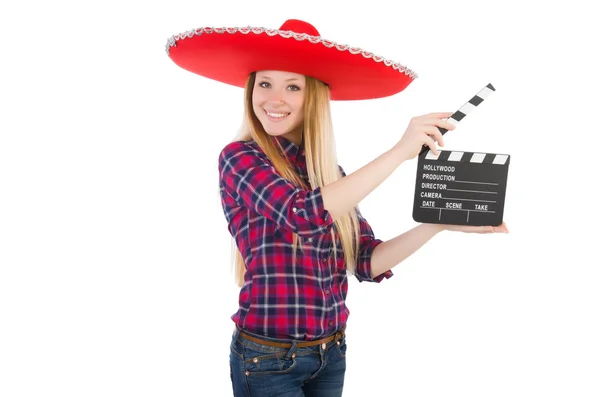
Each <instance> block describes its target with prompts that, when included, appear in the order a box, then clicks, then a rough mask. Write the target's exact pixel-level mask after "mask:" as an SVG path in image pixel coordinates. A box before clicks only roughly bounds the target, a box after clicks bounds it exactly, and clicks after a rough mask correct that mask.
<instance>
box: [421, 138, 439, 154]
mask: <svg viewBox="0 0 600 397" xmlns="http://www.w3.org/2000/svg"><path fill="white" fill-rule="evenodd" d="M424 144H425V145H427V146H429V149H431V151H432V152H433V154H435V155H436V156H439V155H440V152H439V150H438V149H437V147H436V146H435V141H434V140H433V139H432V138H431V137H430V136H429V135H427V136H426V137H425V142H424Z"/></svg>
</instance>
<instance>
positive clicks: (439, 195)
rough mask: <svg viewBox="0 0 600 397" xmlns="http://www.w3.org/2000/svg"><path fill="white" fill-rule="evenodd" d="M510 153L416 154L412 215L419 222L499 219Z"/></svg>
mask: <svg viewBox="0 0 600 397" xmlns="http://www.w3.org/2000/svg"><path fill="white" fill-rule="evenodd" d="M509 163H510V155H506V154H492V153H472V152H459V151H447V150H442V151H440V154H439V156H435V155H434V154H433V152H431V151H427V152H426V153H425V154H423V155H420V156H419V162H418V164H417V181H416V186H415V199H414V208H413V219H414V220H415V221H417V222H421V223H443V224H451V225H473V226H484V225H493V226H497V225H500V224H501V223H502V218H503V214H504V198H505V195H506V182H507V177H508V165H509Z"/></svg>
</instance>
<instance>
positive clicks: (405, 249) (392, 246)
mask: <svg viewBox="0 0 600 397" xmlns="http://www.w3.org/2000/svg"><path fill="white" fill-rule="evenodd" d="M444 229H445V226H444V225H437V224H428V223H423V224H420V225H418V226H415V227H414V228H412V229H410V230H409V231H407V232H405V233H403V234H400V235H398V236H396V237H394V238H393V239H391V240H388V241H385V242H383V243H381V244H379V245H377V247H375V249H374V250H373V254H372V256H371V275H372V277H376V276H378V275H380V274H382V273H385V272H386V271H388V270H390V269H391V268H393V267H394V266H396V265H397V264H399V263H400V262H402V261H403V260H405V259H406V258H408V257H409V256H411V255H412V254H414V253H415V252H416V251H417V250H418V249H419V248H421V247H422V246H423V245H424V244H425V243H426V242H428V241H429V240H431V239H432V238H433V237H434V236H435V235H436V234H438V233H439V232H441V231H442V230H444Z"/></svg>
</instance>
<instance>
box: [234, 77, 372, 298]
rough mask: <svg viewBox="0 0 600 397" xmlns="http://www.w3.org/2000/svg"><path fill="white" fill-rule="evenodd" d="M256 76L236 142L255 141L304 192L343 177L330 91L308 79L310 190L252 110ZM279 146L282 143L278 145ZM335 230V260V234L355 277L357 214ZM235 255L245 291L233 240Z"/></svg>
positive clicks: (306, 113) (248, 86)
mask: <svg viewBox="0 0 600 397" xmlns="http://www.w3.org/2000/svg"><path fill="white" fill-rule="evenodd" d="M255 76H256V73H251V74H250V76H249V77H248V80H247V82H246V87H245V97H244V118H243V124H242V129H241V131H240V134H239V135H238V136H237V137H236V138H235V139H234V141H239V140H243V141H248V140H253V141H255V142H256V143H257V144H258V146H259V147H260V148H261V149H262V150H263V152H264V153H265V154H266V155H267V157H268V158H269V160H270V161H271V163H272V164H273V166H274V167H275V169H276V170H277V172H279V174H280V175H281V176H282V177H284V178H286V179H288V180H289V181H290V182H292V183H293V184H294V185H296V186H298V187H300V188H302V189H311V190H312V189H316V188H317V187H323V186H325V185H328V184H330V183H332V182H334V181H336V180H338V179H339V178H341V177H342V174H341V172H340V169H339V166H338V163H337V156H336V150H335V140H334V136H333V125H332V122H331V109H330V103H329V87H328V86H327V85H325V84H324V83H323V82H321V81H320V80H317V79H315V78H312V77H309V76H306V84H305V90H306V92H305V98H304V126H303V127H304V128H303V141H304V151H305V155H306V168H307V171H308V180H309V183H310V186H306V184H305V182H304V181H303V180H302V178H301V177H300V176H299V175H298V174H297V173H296V172H295V170H294V168H293V167H292V166H291V165H290V163H288V161H287V160H286V159H285V158H283V157H282V156H281V151H283V148H282V147H281V146H280V145H278V146H279V147H276V146H275V143H274V141H273V140H272V139H271V138H270V135H269V134H267V132H266V131H265V130H264V128H263V126H262V124H261V123H260V121H259V120H258V118H257V117H256V115H255V114H254V110H253V107H252V92H253V90H254V82H255ZM276 142H277V143H278V141H276ZM334 224H335V228H333V227H332V228H331V231H330V233H331V237H332V241H333V242H334V250H333V252H334V256H335V259H336V260H337V246H336V245H335V244H336V243H335V242H336V239H335V232H336V230H337V233H338V235H339V239H340V242H341V245H342V251H343V254H344V258H345V262H346V269H347V271H348V272H349V273H351V274H353V273H354V272H355V269H356V262H357V257H358V249H359V241H360V240H359V239H360V225H359V222H358V217H357V213H356V210H355V209H354V210H352V211H349V212H348V213H347V214H345V215H344V216H342V217H341V218H340V219H338V220H336V221H335V223H334ZM232 240H233V241H232V251H233V252H232V254H233V257H234V271H235V280H236V284H237V285H238V286H239V287H242V286H243V284H244V274H245V272H246V264H245V263H244V259H243V257H242V255H241V253H240V250H239V249H238V247H237V244H236V243H235V239H233V237H232ZM298 241H299V237H298V235H297V234H296V233H294V239H293V260H294V261H295V260H296V249H297V247H298Z"/></svg>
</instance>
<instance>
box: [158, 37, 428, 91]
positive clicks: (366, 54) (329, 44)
mask: <svg viewBox="0 0 600 397" xmlns="http://www.w3.org/2000/svg"><path fill="white" fill-rule="evenodd" d="M237 32H239V33H242V34H248V33H254V34H262V33H266V34H267V35H269V36H275V35H279V36H281V37H283V38H285V39H289V38H294V39H296V40H298V41H302V40H308V41H309V42H310V43H312V44H319V43H320V44H323V45H324V46H325V47H327V48H332V47H335V48H336V49H338V50H340V51H348V52H350V53H351V54H354V55H356V54H361V55H362V56H363V57H365V58H371V59H373V61H375V62H383V64H384V65H385V66H389V67H391V68H393V69H396V70H398V71H399V72H401V73H404V74H405V75H407V76H409V77H411V78H412V79H413V80H414V79H416V78H417V77H418V75H417V74H416V73H415V72H414V71H412V70H410V69H409V68H407V67H406V66H402V65H401V64H399V63H398V62H394V61H391V60H388V59H385V58H383V57H381V56H379V55H375V54H373V53H372V52H368V51H365V50H363V49H361V48H357V47H350V46H348V45H346V44H338V43H336V42H334V41H331V40H326V39H324V38H322V37H320V36H311V35H309V34H306V33H295V32H293V31H291V30H279V29H266V28H259V27H251V26H248V27H245V28H211V27H203V28H198V29H195V30H189V31H187V32H184V33H179V34H176V35H174V36H171V37H170V38H169V39H168V40H167V44H166V46H165V51H166V53H167V55H169V50H170V49H171V47H175V46H177V42H178V41H179V40H185V39H186V38H192V37H194V36H196V35H197V36H199V35H202V34H211V33H218V34H223V33H229V34H234V33H237Z"/></svg>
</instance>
